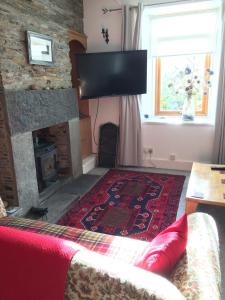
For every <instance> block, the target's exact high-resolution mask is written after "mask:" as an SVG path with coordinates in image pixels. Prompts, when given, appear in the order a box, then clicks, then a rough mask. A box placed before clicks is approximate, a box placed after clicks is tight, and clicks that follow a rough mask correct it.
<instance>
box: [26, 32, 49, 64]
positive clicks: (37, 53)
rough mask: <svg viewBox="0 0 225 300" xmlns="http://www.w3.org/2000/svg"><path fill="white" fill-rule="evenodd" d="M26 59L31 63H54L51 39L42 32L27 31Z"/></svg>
mask: <svg viewBox="0 0 225 300" xmlns="http://www.w3.org/2000/svg"><path fill="white" fill-rule="evenodd" d="M27 44H28V60H29V64H33V65H44V66H52V65H54V57H53V47H54V45H53V39H52V38H51V37H50V36H48V35H44V34H40V33H37V32H33V31H27Z"/></svg>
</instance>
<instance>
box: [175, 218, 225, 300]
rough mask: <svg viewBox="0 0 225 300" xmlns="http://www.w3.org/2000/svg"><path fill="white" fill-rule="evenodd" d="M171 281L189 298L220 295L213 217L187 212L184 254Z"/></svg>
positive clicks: (211, 299)
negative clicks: (186, 236) (186, 242)
mask: <svg viewBox="0 0 225 300" xmlns="http://www.w3.org/2000/svg"><path fill="white" fill-rule="evenodd" d="M170 279H171V281H172V282H173V283H174V285H175V286H176V287H177V288H178V289H179V290H180V291H181V293H182V294H183V295H184V296H185V298H186V299H190V300H199V299H204V300H219V299H220V282H221V274H220V263H219V242H218V233H217V228H216V224H215V221H214V219H213V218H212V217H211V216H209V215H207V214H205V213H194V214H191V215H189V216H188V244H187V249H186V254H185V255H184V256H183V257H182V258H181V260H180V261H179V262H178V264H177V266H176V268H175V269H174V271H173V273H172V275H171V277H170Z"/></svg>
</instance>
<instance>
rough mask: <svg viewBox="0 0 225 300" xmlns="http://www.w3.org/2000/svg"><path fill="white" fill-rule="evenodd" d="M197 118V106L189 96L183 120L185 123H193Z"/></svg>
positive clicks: (185, 104) (184, 106) (183, 110)
mask: <svg viewBox="0 0 225 300" xmlns="http://www.w3.org/2000/svg"><path fill="white" fill-rule="evenodd" d="M194 117H195V105H194V100H193V98H192V96H191V95H188V96H187V98H186V99H185V100H184V104H183V109H182V120H183V121H193V120H194Z"/></svg>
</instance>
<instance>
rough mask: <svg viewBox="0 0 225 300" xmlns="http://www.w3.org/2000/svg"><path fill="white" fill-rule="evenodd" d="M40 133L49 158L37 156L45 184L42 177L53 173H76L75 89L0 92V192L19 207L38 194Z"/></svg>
mask: <svg viewBox="0 0 225 300" xmlns="http://www.w3.org/2000/svg"><path fill="white" fill-rule="evenodd" d="M41 138H42V139H43V141H45V142H46V147H49V149H50V150H51V151H52V156H51V158H49V161H47V160H46V161H45V162H46V164H45V165H44V163H43V161H42V162H41V163H42V165H43V166H44V168H46V169H45V170H44V171H42V172H43V173H42V177H44V178H42V180H43V182H44V180H45V185H47V184H46V182H48V179H49V180H50V179H51V180H52V181H53V182H54V180H53V177H54V176H53V175H55V180H59V179H62V178H63V179H65V178H67V179H69V178H76V177H78V176H79V175H81V174H82V160H81V152H80V133H79V110H78V104H77V99H76V93H75V90H74V89H72V88H66V89H55V90H35V91H32V90H29V91H5V92H4V94H3V93H2V94H0V145H1V146H0V194H1V196H2V198H3V200H5V201H7V202H9V204H10V205H13V206H20V207H22V208H23V210H24V211H25V212H26V211H27V210H29V209H30V207H31V206H39V205H40V203H41V201H42V200H43V197H42V195H41V194H42V193H41V192H43V187H42V188H40V186H39V185H40V183H39V181H38V176H39V175H38V176H37V174H38V172H37V169H36V167H37V166H38V163H37V161H38V159H39V158H40V155H39V154H40V151H39V154H37V153H38V151H37V150H36V149H35V145H36V146H37V144H35V143H37V140H40V139H41ZM51 147H52V148H51ZM46 149H47V148H46ZM49 149H48V150H49ZM51 151H50V152H51ZM49 157H50V156H49ZM56 157H57V158H56ZM42 158H43V157H42ZM39 167H40V166H39ZM53 168H55V169H54V170H53ZM56 172H57V174H56ZM43 174H44V176H43ZM56 175H57V176H56ZM51 176H52V177H51ZM47 187H48V186H47ZM44 188H46V186H45V187H44Z"/></svg>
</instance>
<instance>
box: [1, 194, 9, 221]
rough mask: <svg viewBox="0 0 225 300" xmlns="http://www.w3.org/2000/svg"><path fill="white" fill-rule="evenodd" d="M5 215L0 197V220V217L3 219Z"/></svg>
mask: <svg viewBox="0 0 225 300" xmlns="http://www.w3.org/2000/svg"><path fill="white" fill-rule="evenodd" d="M6 215H7V214H6V210H5V206H4V204H3V202H2V199H1V197H0V218H2V217H5V216H6Z"/></svg>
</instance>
